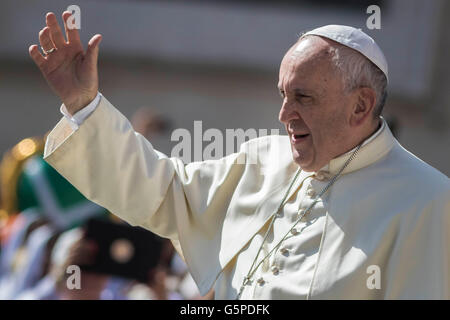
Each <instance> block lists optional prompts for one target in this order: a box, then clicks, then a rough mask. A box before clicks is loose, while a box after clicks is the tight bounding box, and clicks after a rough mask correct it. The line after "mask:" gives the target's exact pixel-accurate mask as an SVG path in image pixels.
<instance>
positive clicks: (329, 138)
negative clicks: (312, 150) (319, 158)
mask: <svg viewBox="0 0 450 320" xmlns="http://www.w3.org/2000/svg"><path fill="white" fill-rule="evenodd" d="M344 129H345V115H344V114H343V113H341V112H332V111H331V112H329V113H326V114H320V115H317V117H316V118H315V121H314V128H313V129H311V131H312V133H313V143H314V145H315V147H316V148H317V147H324V146H330V145H335V144H336V143H338V142H339V141H341V140H342V137H343V135H344V133H345V130H344Z"/></svg>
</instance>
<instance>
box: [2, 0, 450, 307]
mask: <svg viewBox="0 0 450 320" xmlns="http://www.w3.org/2000/svg"><path fill="white" fill-rule="evenodd" d="M72 4H76V5H78V6H79V7H80V9H81V38H82V40H83V42H84V43H85V44H86V43H87V41H88V40H89V39H90V37H92V35H94V34H96V33H101V34H102V35H103V40H102V43H101V45H100V57H99V73H100V91H101V92H102V94H103V95H104V96H105V97H107V98H108V99H109V101H111V102H112V103H113V104H114V105H115V106H116V107H117V108H118V109H119V110H120V111H121V112H122V113H123V114H125V115H126V116H127V117H128V118H129V119H130V120H133V124H134V125H135V126H137V127H141V130H143V131H145V132H147V133H149V134H150V135H151V136H152V137H153V138H152V139H151V142H152V143H153V144H154V146H155V147H156V148H157V149H159V150H161V151H162V152H164V153H166V154H170V153H171V149H172V147H173V146H174V145H175V144H176V143H177V142H176V141H170V137H171V133H172V132H173V130H174V129H176V128H186V129H188V130H190V131H192V130H193V127H194V125H193V123H194V121H195V120H201V121H203V130H206V129H208V128H218V129H220V130H225V129H227V128H231V129H234V128H243V129H248V128H256V129H275V128H278V129H280V131H281V132H282V133H284V131H283V127H282V125H281V124H280V123H278V120H277V119H278V112H279V108H280V106H281V100H280V97H279V95H278V92H277V88H276V85H277V81H278V68H279V64H280V62H281V59H282V57H283V55H284V53H285V52H286V50H287V49H288V48H289V47H290V46H291V45H292V44H293V43H294V42H295V41H296V39H297V38H298V36H299V35H300V34H301V33H302V32H304V31H308V30H310V29H313V28H315V27H318V26H321V25H325V24H346V25H351V26H354V27H357V28H361V29H362V30H363V31H364V32H366V33H368V34H369V35H371V36H372V37H373V38H374V39H375V41H377V43H378V44H379V46H380V47H381V48H382V50H383V51H384V53H385V55H386V58H387V60H388V63H389V75H390V83H389V97H388V101H387V104H386V107H385V111H384V117H385V118H387V119H388V120H389V121H390V123H391V124H392V126H393V128H392V129H393V130H394V131H395V134H396V137H397V138H398V140H399V141H400V143H401V144H402V145H403V146H404V147H405V148H407V149H408V150H410V151H411V152H412V153H414V154H415V155H417V156H418V157H419V158H421V159H422V160H424V161H425V162H427V163H429V164H430V165H432V166H434V167H435V168H437V169H438V170H440V171H441V172H443V173H444V174H446V175H447V176H448V175H449V174H450V126H449V124H450V61H449V60H448V57H449V56H450V35H449V33H448V30H449V29H450V20H449V19H447V17H448V16H449V15H450V2H449V1H445V0H389V1H388V0H367V1H366V0H359V1H355V0H342V1H331V0H322V1H320V0H314V1H313V0H296V1H289V0H277V1H275V0H273V1H270V0H266V1H262V0H259V1H257V0H240V1H232V0H216V1H207V0H191V1H181V0H164V1H163V0H161V1H157V0H153V1H150V0H147V1H145V0H139V1H138V0H135V1H132V0H127V1H125V0H114V1H112V0H78V1H76V2H72V1H65V0H39V1H29V0H2V1H1V2H0V43H1V46H0V97H1V99H0V154H2V155H5V154H6V152H7V151H8V150H10V149H11V148H12V147H14V146H15V145H16V144H17V143H18V142H19V141H21V140H22V139H24V138H27V137H36V136H43V135H44V134H45V133H46V132H47V131H49V130H50V129H52V128H53V126H54V125H55V124H56V122H57V121H58V120H59V119H60V118H61V114H60V113H59V106H60V101H59V99H58V97H56V96H55V95H54V94H53V93H52V92H51V91H50V89H49V88H48V86H47V84H46V82H45V80H44V79H43V78H42V76H41V75H40V72H39V70H38V69H37V67H36V66H35V65H34V64H33V62H32V61H31V59H30V58H29V56H28V47H29V46H30V45H31V44H37V43H38V32H39V30H40V29H41V28H42V27H43V26H44V24H45V20H44V19H45V14H46V12H48V11H53V12H55V13H56V14H57V16H58V17H60V15H61V13H62V12H63V11H64V10H66V8H67V7H68V6H69V5H72ZM373 4H375V5H378V6H379V7H380V9H381V29H379V30H377V29H375V30H369V29H368V28H367V25H366V21H367V19H368V18H369V16H370V15H371V14H370V13H367V12H366V10H367V7H368V6H369V5H373ZM60 21H61V18H60ZM143 119H144V120H143ZM156 133H157V134H156ZM29 145H30V141H28V147H29ZM26 146H27V145H25V147H26ZM25 149H26V148H25ZM27 236H29V235H27ZM5 237H6V236H5ZM24 237H25V238H23V239H22V241H23V243H25V242H26V241H25V240H26V236H24ZM0 271H1V270H0ZM168 273H169V274H170V273H171V272H168ZM36 281H37V280H35V284H36ZM181 296H182V295H181ZM145 297H147V296H145ZM13 298H17V296H16V297H13Z"/></svg>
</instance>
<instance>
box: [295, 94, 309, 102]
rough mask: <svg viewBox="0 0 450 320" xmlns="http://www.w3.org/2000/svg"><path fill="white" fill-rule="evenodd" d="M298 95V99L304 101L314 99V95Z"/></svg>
mask: <svg viewBox="0 0 450 320" xmlns="http://www.w3.org/2000/svg"><path fill="white" fill-rule="evenodd" d="M296 97H297V100H298V101H300V102H303V103H309V102H311V101H312V97H311V96H308V95H305V94H298V95H296Z"/></svg>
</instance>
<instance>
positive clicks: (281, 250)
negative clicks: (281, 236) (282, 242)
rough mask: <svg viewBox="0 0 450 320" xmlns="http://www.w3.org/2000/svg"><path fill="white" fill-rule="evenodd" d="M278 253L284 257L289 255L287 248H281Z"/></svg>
mask: <svg viewBox="0 0 450 320" xmlns="http://www.w3.org/2000/svg"><path fill="white" fill-rule="evenodd" d="M280 252H281V254H282V255H285V256H287V255H289V249H288V248H284V247H283V248H281V249H280Z"/></svg>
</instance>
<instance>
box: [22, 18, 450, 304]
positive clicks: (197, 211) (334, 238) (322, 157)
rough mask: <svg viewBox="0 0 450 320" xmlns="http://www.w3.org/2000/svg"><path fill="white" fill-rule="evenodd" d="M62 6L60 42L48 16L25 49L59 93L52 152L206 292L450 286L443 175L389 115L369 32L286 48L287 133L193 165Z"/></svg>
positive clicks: (365, 295) (449, 293)
mask: <svg viewBox="0 0 450 320" xmlns="http://www.w3.org/2000/svg"><path fill="white" fill-rule="evenodd" d="M69 17H70V13H69V12H64V13H63V20H64V22H65V23H64V25H65V28H66V36H67V41H66V39H64V35H63V32H62V30H61V28H60V27H59V25H58V22H57V20H56V16H55V15H54V14H53V13H49V14H47V16H46V26H45V27H44V28H43V29H42V30H41V32H40V33H39V42H40V44H41V47H42V48H43V52H44V55H42V54H41V53H40V52H39V50H38V48H37V46H36V45H33V46H31V47H30V49H29V52H30V55H31V57H32V58H33V60H34V61H35V63H36V64H37V66H38V67H39V68H40V70H41V71H42V73H43V75H44V77H45V78H46V80H47V81H48V83H49V84H50V86H51V87H52V89H53V90H54V91H55V92H56V93H57V94H58V95H59V97H60V98H61V100H62V101H63V105H62V106H61V112H62V113H63V114H64V117H63V118H62V120H61V121H60V122H59V123H58V124H57V126H56V127H55V128H54V129H53V131H52V133H51V134H50V135H49V138H48V139H47V143H46V150H45V159H46V161H48V162H49V163H51V165H52V166H54V167H55V168H57V170H58V171H59V172H60V173H61V174H62V175H64V176H65V177H66V178H67V179H68V180H69V181H71V182H72V183H73V184H74V185H75V186H76V187H77V188H79V190H82V192H83V193H84V194H85V195H86V196H87V197H88V198H89V199H91V200H93V201H95V202H97V203H100V204H102V205H103V206H105V207H107V208H109V209H110V210H111V211H112V212H114V213H115V214H117V215H118V216H120V217H121V218H123V219H124V220H126V221H128V222H129V223H131V224H133V225H139V226H142V227H144V228H147V229H149V230H152V231H153V232H155V233H157V234H160V235H161V236H164V237H167V238H170V239H171V240H172V242H173V243H174V246H175V248H176V250H177V251H178V252H179V253H180V255H182V256H183V258H184V259H185V261H186V262H187V265H188V266H189V270H190V272H191V274H192V276H193V278H194V280H195V281H196V283H197V285H198V286H199V289H200V292H201V293H202V294H206V293H207V292H208V291H209V290H210V289H211V288H212V287H213V286H214V288H215V295H216V297H218V298H224V299H235V298H242V299H298V298H306V299H309V298H318V299H320V298H322V299H326V298H328V299H330V298H332V299H336V298H340V299H395V298H398V299H408V298H409V299H414V298H416V299H417V298H428V299H433V298H438V299H448V298H450V268H449V266H450V252H449V250H448V248H447V246H448V243H449V242H450V238H449V237H450V233H449V229H450V214H449V213H450V182H449V179H448V177H446V176H445V175H443V174H442V173H440V172H439V171H437V170H436V169H434V168H432V167H431V166H429V165H427V164H425V163H424V162H422V161H421V160H419V159H417V158H416V157H415V156H413V155H412V154H410V153H409V152H408V151H406V150H405V149H404V148H403V147H402V146H401V145H400V144H399V143H398V141H396V140H395V138H394V137H393V135H392V133H391V131H390V129H389V127H388V126H387V124H386V121H385V120H384V119H383V118H382V117H380V115H381V112H382V109H383V106H384V103H385V100H386V97H387V84H388V68H387V61H386V60H385V57H384V55H383V53H382V51H381V49H380V48H379V47H378V45H377V44H376V43H375V41H374V40H373V39H372V38H370V37H369V36H368V35H366V34H365V33H364V32H362V31H361V30H358V29H356V28H353V27H349V26H336V25H328V26H324V27H321V28H317V29H314V30H312V31H309V32H307V33H306V34H304V35H302V36H301V37H300V38H299V39H298V41H297V42H296V43H295V44H294V45H293V46H292V47H291V48H290V49H289V50H288V52H287V53H286V55H285V56H284V58H283V60H282V62H281V66H280V73H279V82H278V88H279V92H280V95H281V98H282V106H281V109H280V113H279V120H280V122H282V123H283V124H284V125H285V127H286V131H287V133H288V135H287V136H267V137H263V138H259V139H254V140H250V141H249V142H247V143H244V144H243V145H242V146H241V150H240V151H239V152H238V153H236V154H233V155H230V156H228V157H226V158H224V159H220V160H214V161H204V162H194V163H190V164H187V165H186V164H184V163H182V161H181V160H179V159H175V158H170V159H169V158H167V157H166V156H164V155H162V154H161V153H158V152H156V151H155V150H154V149H153V148H152V146H151V144H150V143H148V141H147V140H146V139H144V138H143V137H142V136H140V135H137V134H136V133H135V131H134V130H133V128H132V127H131V125H130V123H129V121H128V120H127V119H126V118H125V117H124V116H123V115H122V114H121V113H120V112H119V111H118V110H117V109H115V108H114V107H113V106H112V105H111V104H110V103H109V102H108V100H107V99H106V98H105V97H103V96H102V95H101V94H100V93H99V92H98V74H97V57H98V52H99V43H100V41H101V36H100V35H95V36H94V37H93V38H92V39H91V40H90V41H89V43H88V46H87V50H86V52H84V50H83V46H82V44H81V42H80V39H79V35H78V30H76V29H69V28H68V27H67V23H66V21H67V19H68V18H69ZM267 160H269V161H267ZM329 190H331V191H330V192H329ZM412 257H414V263H413V264H411V259H412ZM405 265H407V266H408V267H407V268H405ZM369 271H370V272H373V273H374V274H373V275H372V276H371V275H368V272H369ZM380 272H381V274H380Z"/></svg>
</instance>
